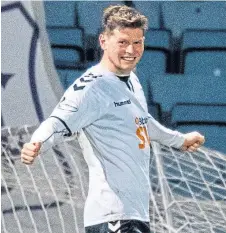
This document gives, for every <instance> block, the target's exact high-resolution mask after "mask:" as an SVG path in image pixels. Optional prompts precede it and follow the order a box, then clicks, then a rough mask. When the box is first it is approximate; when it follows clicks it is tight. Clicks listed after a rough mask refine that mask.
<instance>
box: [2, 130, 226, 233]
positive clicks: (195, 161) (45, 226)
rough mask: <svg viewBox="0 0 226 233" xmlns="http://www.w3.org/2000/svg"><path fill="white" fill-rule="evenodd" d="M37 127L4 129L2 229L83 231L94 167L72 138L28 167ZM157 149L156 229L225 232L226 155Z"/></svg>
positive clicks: (153, 171)
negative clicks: (26, 155) (23, 153)
mask: <svg viewBox="0 0 226 233" xmlns="http://www.w3.org/2000/svg"><path fill="white" fill-rule="evenodd" d="M34 128H35V127H26V126H24V127H22V128H20V129H18V128H5V129H2V159H1V160H2V176H1V178H2V179H1V181H2V213H1V214H2V216H1V217H2V231H3V232H5V233H17V232H20V233H31V232H32V233H33V232H35V233H41V232H42V233H50V232H52V233H72V232H73V233H82V232H84V229H83V207H84V201H85V198H86V194H87V189H88V168H87V166H86V163H85V161H84V159H83V156H82V154H81V151H80V148H79V145H78V143H77V141H76V140H75V139H74V138H70V139H68V140H66V141H65V142H64V143H62V144H61V145H57V146H55V147H54V148H53V149H51V150H49V151H48V152H47V153H45V154H42V155H41V156H39V157H38V158H37V160H36V162H35V163H34V164H33V165H32V166H26V165H24V164H22V163H21V162H20V149H21V146H22V145H23V143H24V142H27V141H28V140H29V139H30V136H31V134H32V132H33V131H34ZM153 148H154V152H155V153H153V151H151V160H150V180H151V184H152V189H151V193H150V220H151V229H152V231H153V232H155V233H164V232H168V233H169V232H170V233H174V232H178V233H202V232H203V233H204V232H205V233H212V232H216V233H225V232H226V156H225V155H222V154H220V153H217V152H214V151H211V150H207V149H206V148H202V149H201V150H199V152H196V153H192V154H191V153H188V152H185V153H182V152H180V151H177V150H174V149H172V148H167V147H164V146H159V145H157V144H154V147H153ZM94 211H96V210H94Z"/></svg>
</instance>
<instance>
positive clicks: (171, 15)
mask: <svg viewBox="0 0 226 233" xmlns="http://www.w3.org/2000/svg"><path fill="white" fill-rule="evenodd" d="M225 4H226V3H225V2H224V1H217V2H214V6H213V2H207V1H191V2H186V1H165V2H163V4H162V9H163V17H164V23H165V27H166V28H167V29H170V30H172V32H173V35H174V36H175V37H179V36H180V35H181V33H182V32H183V31H184V30H185V29H189V28H190V29H191V28H192V29H226V17H225Z"/></svg>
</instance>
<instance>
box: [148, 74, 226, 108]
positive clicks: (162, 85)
mask: <svg viewBox="0 0 226 233" xmlns="http://www.w3.org/2000/svg"><path fill="white" fill-rule="evenodd" d="M204 77H205V80H204ZM204 77H201V75H197V76H195V75H153V76H150V79H148V80H147V81H148V82H149V83H148V86H149V87H150V92H151V93H152V99H153V101H154V102H156V103H159V104H160V105H161V109H162V111H164V112H170V111H171V110H172V107H173V106H174V105H175V104H176V103H200V104H225V103H226V91H225V90H226V79H224V78H218V79H216V78H213V77H212V76H207V75H206V76H204ZM206 80H208V81H206Z"/></svg>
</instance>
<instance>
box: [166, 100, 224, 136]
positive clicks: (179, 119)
mask: <svg viewBox="0 0 226 233" xmlns="http://www.w3.org/2000/svg"><path fill="white" fill-rule="evenodd" d="M171 122H172V124H173V125H178V124H181V123H183V122H196V123H201V122H203V123H204V122H205V123H210V124H211V123H215V124H217V123H218V124H221V123H222V124H223V123H225V124H226V102H225V104H218V105H213V104H194V103H193V104H189V103H179V104H176V105H175V106H173V109H172V117H171ZM225 136H226V135H225Z"/></svg>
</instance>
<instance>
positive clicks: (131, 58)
mask: <svg viewBox="0 0 226 233" xmlns="http://www.w3.org/2000/svg"><path fill="white" fill-rule="evenodd" d="M123 59H124V60H126V61H133V60H134V59H135V58H134V57H123Z"/></svg>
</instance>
